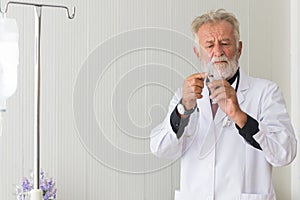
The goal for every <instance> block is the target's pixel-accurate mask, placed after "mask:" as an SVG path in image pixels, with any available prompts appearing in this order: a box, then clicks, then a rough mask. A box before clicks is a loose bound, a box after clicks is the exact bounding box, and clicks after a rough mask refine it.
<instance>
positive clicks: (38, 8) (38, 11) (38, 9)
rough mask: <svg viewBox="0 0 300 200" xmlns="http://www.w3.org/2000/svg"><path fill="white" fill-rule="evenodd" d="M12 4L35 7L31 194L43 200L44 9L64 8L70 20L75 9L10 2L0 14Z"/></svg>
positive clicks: (31, 197) (33, 199)
mask: <svg viewBox="0 0 300 200" xmlns="http://www.w3.org/2000/svg"><path fill="white" fill-rule="evenodd" d="M10 4H19V5H27V6H34V11H35V20H34V21H35V61H34V63H35V64H34V65H35V66H34V167H33V175H34V176H33V184H34V188H33V190H31V192H30V199H31V200H42V199H43V197H42V190H41V189H40V186H39V185H40V183H39V174H40V80H41V62H40V57H41V48H40V47H41V24H42V20H41V19H42V18H41V17H42V7H52V8H63V9H66V10H67V15H68V18H69V19H73V18H74V16H75V7H73V13H72V14H70V12H69V9H68V8H67V7H65V6H58V5H48V4H32V3H26V2H15V1H10V2H8V3H7V4H6V7H5V11H4V12H3V11H1V10H0V12H1V13H2V14H3V15H5V14H6V13H7V11H8V6H9V5H10Z"/></svg>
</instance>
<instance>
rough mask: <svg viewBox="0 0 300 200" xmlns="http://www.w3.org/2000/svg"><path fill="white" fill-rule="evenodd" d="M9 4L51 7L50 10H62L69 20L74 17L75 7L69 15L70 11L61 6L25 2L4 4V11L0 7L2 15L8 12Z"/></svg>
mask: <svg viewBox="0 0 300 200" xmlns="http://www.w3.org/2000/svg"><path fill="white" fill-rule="evenodd" d="M10 4H18V5H25V6H37V7H52V8H63V9H65V10H66V12H67V16H68V18H69V19H73V18H74V17H75V6H73V8H72V13H70V9H69V8H68V7H67V6H61V5H51V4H37V3H27V2H18V1H9V2H7V3H6V6H5V9H4V11H2V9H1V5H0V12H1V13H2V14H6V13H7V12H8V7H9V5H10Z"/></svg>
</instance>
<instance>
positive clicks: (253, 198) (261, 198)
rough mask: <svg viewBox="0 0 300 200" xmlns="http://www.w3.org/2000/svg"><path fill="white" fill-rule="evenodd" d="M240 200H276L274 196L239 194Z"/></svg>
mask: <svg viewBox="0 0 300 200" xmlns="http://www.w3.org/2000/svg"><path fill="white" fill-rule="evenodd" d="M240 200H276V197H275V194H241V198H240Z"/></svg>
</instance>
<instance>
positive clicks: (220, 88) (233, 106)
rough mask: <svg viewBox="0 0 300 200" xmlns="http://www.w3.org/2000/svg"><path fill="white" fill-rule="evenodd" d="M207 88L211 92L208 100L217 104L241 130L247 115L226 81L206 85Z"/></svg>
mask: <svg viewBox="0 0 300 200" xmlns="http://www.w3.org/2000/svg"><path fill="white" fill-rule="evenodd" d="M207 87H208V88H209V89H210V91H211V95H210V98H211V99H213V100H214V101H216V102H217V103H218V105H219V107H220V108H221V109H222V110H223V112H225V113H226V114H227V115H228V117H230V119H231V120H232V121H234V123H236V124H237V125H238V126H239V127H240V128H243V127H244V125H245V123H246V121H247V115H246V113H244V112H243V111H242V110H241V108H240V106H239V103H238V100H237V96H236V92H235V90H234V88H233V87H232V86H231V85H230V84H229V83H228V82H227V81H226V80H217V81H213V82H211V83H207Z"/></svg>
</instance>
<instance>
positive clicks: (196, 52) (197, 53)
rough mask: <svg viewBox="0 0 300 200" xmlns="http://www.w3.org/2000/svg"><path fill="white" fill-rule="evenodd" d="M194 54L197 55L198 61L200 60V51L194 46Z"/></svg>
mask: <svg viewBox="0 0 300 200" xmlns="http://www.w3.org/2000/svg"><path fill="white" fill-rule="evenodd" d="M194 54H195V55H196V57H197V59H199V58H200V53H199V50H198V48H197V47H196V46H194Z"/></svg>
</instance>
